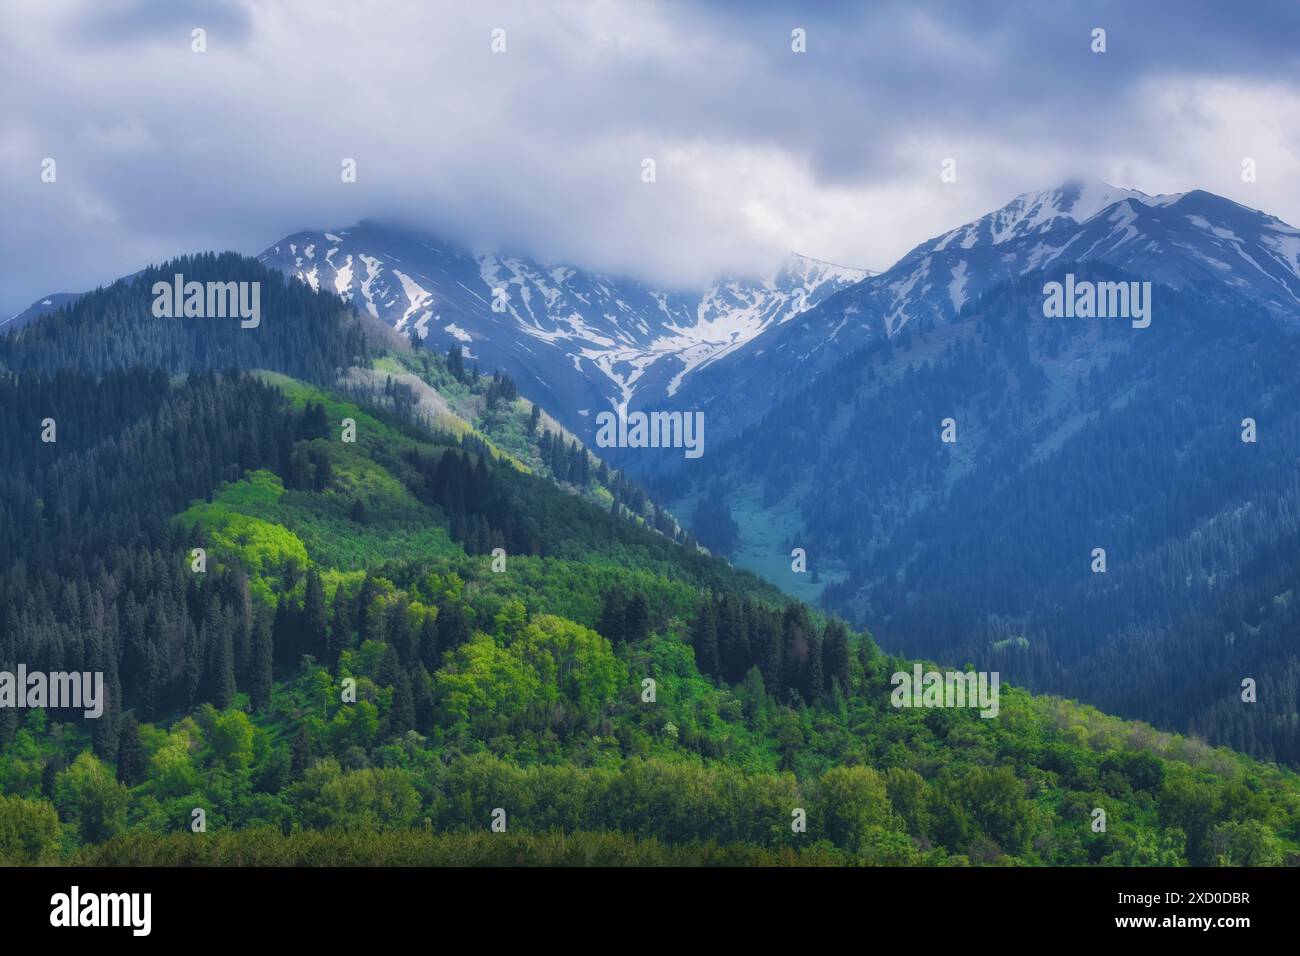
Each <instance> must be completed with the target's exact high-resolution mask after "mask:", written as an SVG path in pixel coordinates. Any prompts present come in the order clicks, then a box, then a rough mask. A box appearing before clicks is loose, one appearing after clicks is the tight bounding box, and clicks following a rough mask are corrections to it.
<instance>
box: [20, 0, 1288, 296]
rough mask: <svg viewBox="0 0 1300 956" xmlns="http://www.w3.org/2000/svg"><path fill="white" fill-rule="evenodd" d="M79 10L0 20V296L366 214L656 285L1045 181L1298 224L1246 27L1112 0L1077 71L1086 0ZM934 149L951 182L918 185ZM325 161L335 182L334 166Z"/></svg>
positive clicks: (293, 2)
mask: <svg viewBox="0 0 1300 956" xmlns="http://www.w3.org/2000/svg"><path fill="white" fill-rule="evenodd" d="M101 9H103V5H102V4H92V3H90V2H89V0H87V2H84V3H82V4H80V5H78V4H73V3H69V4H66V5H65V4H48V3H45V2H41V0H27V2H19V3H16V4H14V5H12V9H11V12H10V15H9V16H8V17H6V18H5V21H4V24H3V25H2V26H0V83H2V84H3V88H4V92H3V93H0V96H3V97H4V99H3V100H2V101H0V107H3V109H0V177H3V185H4V191H5V206H6V215H7V218H8V219H9V224H10V228H6V229H5V230H3V233H2V234H0V261H2V262H4V264H5V265H4V269H5V275H4V277H3V278H4V281H3V283H2V284H0V288H2V289H3V296H4V299H5V301H3V302H0V311H6V310H7V311H9V312H12V311H16V310H17V309H18V308H21V307H23V306H25V305H26V304H28V303H29V302H31V301H33V300H35V299H36V298H37V297H38V296H40V295H43V294H45V293H47V292H50V291H54V290H67V291H71V290H76V289H79V288H85V287H88V286H90V285H93V284H95V283H98V282H103V281H107V280H110V279H112V278H114V277H116V276H117V275H121V274H125V273H128V272H132V271H134V270H135V269H138V268H140V267H141V266H142V265H144V264H145V263H146V262H149V261H158V260H160V259H162V258H164V257H166V256H169V255H173V254H176V253H181V252H188V251H195V250H198V249H207V248H234V249H238V250H240V251H243V252H247V253H255V252H258V251H260V250H261V249H262V248H263V247H264V246H266V245H268V244H270V243H271V242H273V241H275V240H277V239H279V238H280V237H281V236H282V235H284V234H286V233H288V232H290V231H293V230H296V229H299V228H306V227H321V228H339V227H342V226H345V225H347V224H349V223H351V222H354V221H356V220H358V219H360V218H364V217H371V218H395V219H398V220H400V221H402V222H404V223H406V224H409V225H414V226H417V227H421V228H424V229H428V230H431V231H434V232H438V233H441V234H443V235H446V236H448V237H449V238H453V239H459V240H462V241H464V242H466V243H469V244H472V245H475V246H477V247H479V248H486V247H493V248H498V247H501V246H509V247H514V248H516V249H519V250H522V251H524V252H527V253H529V254H532V255H535V256H537V257H538V258H541V259H546V260H551V261H559V260H566V261H570V262H573V263H575V264H578V265H581V266H585V267H589V268H599V269H606V270H612V271H622V272H629V273H633V274H637V275H640V276H643V277H646V278H649V279H653V280H654V281H656V282H671V283H677V284H695V283H698V282H700V281H702V280H703V279H704V278H706V277H708V276H710V275H712V274H715V273H717V272H722V271H733V272H734V271H760V270H762V269H764V268H765V266H766V265H768V264H770V263H771V262H774V261H775V260H776V259H777V258H779V257H780V256H783V255H784V254H785V253H786V252H787V251H790V250H797V251H800V252H803V253H805V254H808V255H813V256H817V257H820V258H825V259H829V260H832V261H837V262H842V263H845V264H849V265H859V266H867V267H871V268H877V269H879V268H884V267H886V266H888V265H889V264H890V263H892V262H893V261H894V260H895V259H897V258H898V257H899V256H900V255H902V254H903V253H904V252H906V251H907V249H909V248H910V247H911V246H912V245H914V244H916V243H918V242H921V241H923V240H925V239H927V238H929V237H930V236H932V235H935V234H937V233H939V232H941V231H944V230H946V229H948V228H950V227H952V226H954V225H956V224H958V223H960V222H962V221H965V220H967V219H970V218H973V217H975V216H978V215H980V214H982V213H984V212H986V211H988V210H989V209H990V208H993V207H995V206H997V205H1000V204H1001V203H1003V202H1006V201H1007V200H1008V199H1010V198H1011V197H1012V196H1013V195H1015V194H1016V193H1018V192H1020V191H1023V190H1026V189H1032V188H1039V187H1041V186H1045V185H1050V184H1052V183H1053V182H1055V181H1058V180H1060V179H1062V178H1064V177H1065V175H1067V174H1068V173H1072V172H1083V173H1087V174H1089V175H1096V176H1101V177H1103V178H1111V179H1112V180H1113V181H1116V182H1117V184H1118V185H1125V186H1132V187H1135V188H1138V189H1142V190H1144V191H1147V192H1168V191H1181V190H1185V189H1189V188H1194V187H1202V188H1208V189H1211V190H1212V191H1216V192H1220V193H1222V194H1224V195H1227V196H1229V197H1231V198H1233V199H1236V200H1238V201H1240V202H1243V203H1246V204H1247V205H1251V206H1254V207H1257V208H1263V209H1265V210H1267V211H1269V212H1272V213H1274V214H1277V215H1280V216H1282V217H1283V218H1286V219H1289V220H1290V221H1292V222H1296V221H1300V197H1298V196H1297V191H1296V189H1295V187H1294V183H1295V181H1296V174H1297V173H1298V172H1300V169H1297V166H1296V163H1297V160H1296V159H1295V157H1296V155H1297V154H1300V150H1297V148H1296V147H1297V145H1300V144H1298V143H1297V129H1296V124H1295V121H1294V119H1292V118H1293V117H1294V116H1296V115H1300V111H1297V110H1296V106H1297V105H1298V103H1297V97H1298V96H1300V94H1298V93H1297V87H1296V85H1294V84H1291V85H1285V84H1282V83H1279V82H1278V81H1276V80H1275V79H1272V78H1271V77H1275V76H1276V75H1277V71H1276V70H1272V71H1270V70H1269V69H1268V68H1267V61H1266V58H1264V57H1262V56H1250V55H1248V54H1252V53H1254V52H1256V51H1255V50H1254V48H1253V46H1252V44H1256V43H1257V44H1258V45H1261V46H1263V45H1267V44H1268V43H1270V42H1273V40H1272V39H1271V38H1270V35H1269V31H1268V30H1266V29H1265V28H1264V27H1262V26H1261V27H1259V28H1258V29H1257V34H1258V39H1257V40H1256V39H1255V37H1254V36H1251V35H1245V36H1243V35H1241V31H1242V30H1245V29H1247V28H1248V25H1247V26H1245V27H1243V26H1241V25H1240V23H1237V25H1235V26H1234V23H1236V21H1232V20H1228V19H1224V20H1223V22H1222V23H1221V24H1212V25H1210V26H1208V27H1206V30H1205V32H1207V33H1212V34H1213V35H1214V36H1213V39H1214V44H1213V45H1210V46H1197V45H1196V44H1197V42H1199V41H1197V40H1196V39H1195V36H1199V34H1196V35H1194V36H1193V39H1191V40H1188V39H1187V38H1186V35H1182V36H1180V38H1179V42H1180V43H1181V44H1182V45H1181V46H1177V45H1176V44H1172V43H1171V44H1167V45H1166V46H1163V47H1149V48H1144V50H1143V58H1141V59H1137V60H1135V59H1134V58H1133V57H1130V58H1129V59H1127V60H1126V59H1124V57H1125V56H1126V53H1125V51H1126V50H1127V49H1131V48H1132V46H1133V44H1134V43H1135V42H1136V41H1135V40H1134V38H1135V37H1138V36H1139V34H1138V32H1137V31H1136V30H1135V29H1132V28H1129V29H1126V28H1125V21H1124V19H1123V18H1124V17H1141V13H1140V12H1137V13H1135V12H1132V11H1130V10H1128V9H1127V8H1125V7H1122V6H1121V7H1117V8H1116V9H1115V10H1113V11H1112V13H1111V15H1110V17H1109V20H1108V22H1112V23H1114V24H1115V26H1114V27H1113V28H1112V29H1111V46H1112V49H1113V50H1114V51H1116V52H1115V55H1114V56H1113V57H1112V59H1111V60H1109V61H1101V60H1098V59H1097V58H1089V57H1088V55H1087V53H1086V49H1082V48H1081V52H1078V55H1077V56H1076V55H1075V52H1071V51H1075V48H1076V47H1079V42H1078V37H1077V36H1076V34H1078V33H1079V31H1080V30H1081V29H1082V27H1081V26H1080V24H1081V23H1085V22H1087V17H1082V18H1080V16H1074V20H1077V21H1078V22H1077V23H1076V22H1072V20H1071V18H1070V17H1059V18H1057V19H1054V20H1047V21H1045V20H1042V19H1037V18H1038V17H1040V16H1041V14H1039V13H1037V12H1035V9H1034V8H1032V7H1023V8H1011V9H1010V11H1009V12H1005V13H1003V14H1000V15H999V16H1000V19H999V18H998V17H993V16H992V15H991V14H981V15H980V16H979V17H976V16H974V15H973V14H971V13H969V12H968V11H965V10H964V9H956V8H952V7H949V6H944V5H938V6H935V7H933V8H932V9H930V10H929V11H924V10H923V11H920V12H918V11H917V10H916V9H915V8H914V6H913V5H908V4H905V5H901V6H898V7H893V6H891V5H889V4H884V5H869V7H866V8H864V7H861V6H859V5H850V6H845V7H837V6H835V5H827V6H821V7H818V8H816V9H814V10H811V11H805V12H804V13H801V16H800V20H801V21H802V22H800V23H799V24H797V25H803V26H805V27H806V28H807V29H808V31H809V46H808V53H806V54H799V55H796V54H793V53H791V52H790V49H789V30H790V27H791V26H792V25H796V24H794V23H793V22H792V19H791V15H789V14H788V13H786V12H784V11H783V10H781V9H780V8H775V7H767V6H763V5H759V6H757V7H748V6H747V7H746V8H745V9H743V10H741V9H737V8H735V7H731V6H719V7H711V6H709V7H706V6H689V5H686V4H662V5H650V4H644V3H634V2H617V3H616V2H612V0H605V2H597V3H591V2H584V0H574V2H556V3H546V4H532V3H522V2H519V3H500V4H478V3H476V4H474V5H467V4H463V3H451V2H447V3H432V4H431V3H423V2H414V0H409V2H383V3H379V2H352V3H343V2H339V3H329V4H323V3H319V2H311V0H285V2H275V3H271V2H264V0H249V2H247V3H243V4H241V3H234V4H227V5H224V6H223V5H217V6H212V5H204V4H194V5H188V4H179V5H178V4H168V3H163V4H158V5H157V6H151V5H149V4H142V3H131V2H127V0H119V2H118V3H117V4H115V5H114V6H112V7H110V8H108V11H107V13H103V14H100V15H98V19H96V17H95V15H94V11H96V10H101ZM1212 15H1213V16H1219V15H1220V14H1217V13H1206V14H1204V16H1212ZM1152 16H1154V14H1152ZM1222 16H1223V17H1226V14H1223V15H1222ZM1193 19H1195V18H1193ZM191 21H193V25H194V26H205V28H206V29H207V30H208V52H207V53H206V54H201V55H200V54H195V53H192V52H191V51H190V34H189V30H190V25H191ZM1139 25H1142V24H1141V22H1140V21H1139ZM1145 25H1146V26H1148V27H1149V26H1150V24H1149V23H1147V24H1145ZM498 26H500V27H504V28H505V29H506V31H507V52H506V53H505V54H500V55H496V54H493V53H491V52H490V50H489V39H490V31H491V29H492V28H494V27H498ZM1234 30H1235V31H1237V33H1236V34H1234V32H1233V31H1234ZM1053 31H1056V32H1053ZM1274 32H1276V31H1274ZM1058 34H1059V35H1058ZM1084 35H1085V36H1086V31H1085V33H1084ZM1142 42H1144V43H1147V44H1149V43H1150V41H1149V39H1146V38H1145V37H1144V38H1143V40H1142ZM1206 42H1207V43H1208V40H1207V41H1206ZM1062 50H1064V51H1066V52H1064V53H1063V52H1062ZM1106 56H1111V54H1109V53H1108V54H1106ZM1216 57H1217V58H1218V59H1216ZM1254 60H1260V61H1261V62H1259V63H1254V62H1253V61H1254ZM51 64H57V66H58V68H57V69H51V68H50V66H51ZM1139 67H1140V68H1139ZM1252 69H1256V70H1260V71H1262V72H1263V73H1264V74H1265V78H1261V79H1251V75H1250V71H1251V70H1252ZM1248 150H1249V151H1248ZM1243 155H1254V157H1255V158H1256V159H1257V160H1258V162H1259V164H1260V179H1259V182H1258V183H1256V184H1254V185H1249V186H1248V185H1245V184H1242V183H1241V182H1240V178H1239V175H1238V173H1237V171H1238V170H1239V168H1240V158H1241V156H1243ZM44 156H53V157H56V158H57V159H58V161H59V182H58V184H57V185H55V186H48V185H45V184H42V183H40V181H39V163H40V160H41V158H43V157H44ZM646 156H650V157H654V158H655V159H656V160H657V163H658V182H656V183H655V184H653V185H646V184H644V183H642V182H641V180H640V163H641V160H642V158H643V157H646ZM945 156H954V157H956V158H957V160H958V164H959V178H958V182H957V183H956V184H954V185H945V184H941V183H940V182H939V179H938V164H939V161H940V160H941V159H942V158H943V157H945ZM344 157H352V158H355V159H356V160H357V163H358V170H359V176H358V182H357V183H356V184H343V183H342V182H341V181H340V178H339V169H340V161H341V160H342V159H343V158H344Z"/></svg>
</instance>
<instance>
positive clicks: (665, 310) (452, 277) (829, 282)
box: [259, 222, 870, 439]
mask: <svg viewBox="0 0 1300 956" xmlns="http://www.w3.org/2000/svg"><path fill="white" fill-rule="evenodd" d="M259 258H260V259H261V261H263V262H264V263H266V264H267V265H269V266H272V267H274V268H277V269H279V270H281V271H283V272H284V273H285V274H287V275H291V276H294V277H295V278H297V279H299V280H301V281H303V282H305V283H307V284H308V285H310V286H311V287H312V288H313V289H325V290H328V291H333V292H336V293H337V294H338V295H339V296H341V297H342V298H343V299H344V300H345V301H347V302H351V303H352V304H354V305H355V306H356V307H357V308H358V309H359V310H361V311H364V312H368V313H369V314H370V315H372V316H374V317H376V318H379V319H382V320H383V321H385V322H388V323H389V324H391V325H392V326H393V327H394V329H396V330H397V331H398V332H401V333H403V334H405V335H408V336H410V335H415V336H417V337H418V338H419V339H420V341H421V342H422V343H423V344H425V346H426V347H428V348H434V349H439V350H441V351H446V350H447V349H448V348H449V347H451V346H452V345H459V346H460V347H461V348H462V349H463V351H464V354H465V356H466V359H467V360H468V361H471V362H476V363H478V364H479V365H480V366H481V367H482V368H484V369H498V368H499V369H501V370H503V371H504V372H506V373H507V374H509V375H511V376H512V377H513V378H514V379H515V380H516V381H518V382H519V383H520V386H521V388H522V389H523V390H524V392H525V394H527V395H529V396H531V397H533V398H534V399H535V400H537V401H539V402H541V403H542V404H544V405H545V406H546V407H547V408H549V409H553V410H554V412H555V414H556V415H558V416H560V418H561V419H562V420H563V421H564V423H565V425H566V426H567V427H568V428H570V429H572V430H573V431H574V432H575V433H578V434H580V435H583V436H584V437H586V438H588V439H590V437H591V432H592V429H593V427H594V426H593V424H592V422H593V416H594V415H595V414H596V413H598V412H600V411H602V410H611V409H617V408H619V407H623V408H636V407H659V406H661V405H664V404H665V403H667V404H676V401H675V396H676V394H677V392H678V391H679V390H680V389H681V388H682V387H683V386H684V383H686V382H688V381H690V380H691V378H692V377H693V376H695V375H697V374H699V372H700V370H702V369H705V368H708V367H709V366H710V365H711V364H713V363H714V362H717V361H719V360H721V359H722V358H723V357H725V356H727V355H729V354H731V353H733V352H736V351H739V350H743V349H745V348H746V347H747V346H749V345H751V343H753V342H754V341H755V340H757V339H759V338H760V337H763V336H766V335H769V334H771V332H772V331H773V330H775V329H777V328H781V327H783V326H786V325H789V324H794V323H798V322H800V321H802V316H803V315H804V313H806V312H807V311H808V310H809V309H811V308H813V307H814V306H816V305H817V304H818V303H820V302H822V301H823V300H824V299H826V298H827V297H828V296H830V295H833V294H834V293H835V292H838V291H840V290H842V289H845V288H847V287H848V286H850V285H852V284H853V283H855V282H857V281H860V280H861V279H862V278H864V277H865V276H867V275H870V273H869V272H867V271H866V270H861V269H851V268H847V267H844V266H836V265H832V264H830V263H825V262H820V261H818V260H815V259H809V258H807V257H805V256H799V255H791V256H790V257H789V258H788V260H787V261H786V263H785V265H784V266H783V267H782V268H781V269H780V270H779V271H777V272H776V273H775V274H774V275H772V276H769V277H767V278H765V279H750V278H729V279H721V280H718V281H717V282H715V283H714V284H712V285H710V286H708V287H707V288H704V289H695V290H681V289H677V290H665V289H656V288H652V287H649V286H647V285H645V284H644V283H642V282H640V281H637V280H634V279H628V278H619V277H612V276H606V275H600V274H592V273H588V272H585V271H583V270H581V269H578V268H575V267H572V266H568V265H562V264H560V265H549V266H548V265H542V264H540V263H538V262H536V261H534V260H532V259H529V258H527V257H522V256H514V255H504V254H494V255H477V256H476V255H472V254H471V253H469V252H468V251H466V250H464V249H462V248H460V247H458V246H456V245H454V244H451V243H447V242H444V241H442V240H439V239H437V238H434V237H432V236H429V235H417V234H413V233H411V232H409V231H403V230H399V229H394V228H390V227H384V226H381V225H377V224H374V223H369V222H365V223H361V224H360V225H357V226H354V227H352V228H349V229H339V230H337V231H336V232H329V231H325V232H303V233H295V234H294V235H291V236H288V237H286V238H285V239H283V240H281V241H280V242H277V243H275V244H274V245H273V246H271V247H270V248H269V249H267V250H266V251H265V252H264V253H262V255H261V256H260V257H259Z"/></svg>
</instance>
